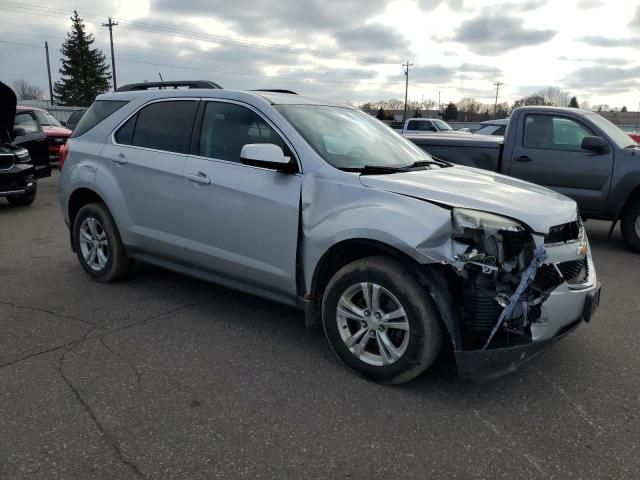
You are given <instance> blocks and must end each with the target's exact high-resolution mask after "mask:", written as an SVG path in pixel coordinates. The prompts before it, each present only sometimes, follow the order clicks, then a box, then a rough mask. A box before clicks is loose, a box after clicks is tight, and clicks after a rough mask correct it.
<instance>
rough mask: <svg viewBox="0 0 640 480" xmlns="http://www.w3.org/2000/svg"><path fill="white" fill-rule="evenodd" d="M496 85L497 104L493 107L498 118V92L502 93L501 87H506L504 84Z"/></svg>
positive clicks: (497, 83)
mask: <svg viewBox="0 0 640 480" xmlns="http://www.w3.org/2000/svg"><path fill="white" fill-rule="evenodd" d="M494 85H495V86H496V104H495V106H494V107H493V114H494V115H496V116H497V115H498V92H499V91H500V86H501V85H504V83H502V82H496V83H494Z"/></svg>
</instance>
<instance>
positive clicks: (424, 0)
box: [418, 0, 464, 12]
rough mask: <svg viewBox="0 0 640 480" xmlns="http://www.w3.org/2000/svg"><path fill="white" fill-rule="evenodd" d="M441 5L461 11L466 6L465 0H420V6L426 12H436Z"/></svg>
mask: <svg viewBox="0 0 640 480" xmlns="http://www.w3.org/2000/svg"><path fill="white" fill-rule="evenodd" d="M441 3H442V4H444V5H447V6H448V7H449V8H450V9H452V10H460V9H461V8H462V7H463V5H464V2H463V0H448V1H447V0H418V6H419V7H420V9H421V10H424V11H425V12H430V11H432V10H435V9H436V8H438V7H439V6H440V4H441Z"/></svg>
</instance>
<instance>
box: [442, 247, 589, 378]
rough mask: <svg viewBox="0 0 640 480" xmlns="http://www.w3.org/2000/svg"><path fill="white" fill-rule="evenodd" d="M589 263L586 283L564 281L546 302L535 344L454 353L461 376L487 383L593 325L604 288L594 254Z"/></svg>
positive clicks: (533, 329)
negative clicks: (581, 325) (598, 279)
mask: <svg viewBox="0 0 640 480" xmlns="http://www.w3.org/2000/svg"><path fill="white" fill-rule="evenodd" d="M584 238H585V241H586V237H584ZM563 248H564V247H563ZM556 253H557V252H556ZM551 257H552V260H561V258H559V257H556V258H553V252H552V255H551ZM587 262H588V266H589V268H588V272H589V273H588V277H587V280H586V281H585V282H584V283H582V284H580V285H571V284H568V283H566V282H563V283H562V284H560V285H559V286H558V287H556V288H555V289H554V290H553V291H552V292H551V293H550V295H549V297H548V298H547V300H545V301H544V303H542V305H541V315H540V318H539V319H538V321H536V322H534V323H532V324H531V340H532V341H531V343H528V344H526V345H517V346H513V347H507V348H489V349H486V350H467V351H463V350H457V351H455V352H454V353H455V358H456V364H457V368H458V374H459V376H460V377H461V378H464V379H469V380H475V381H483V380H489V379H492V378H496V377H500V376H502V375H505V374H508V373H511V372H514V371H515V370H517V369H518V368H519V367H520V366H522V365H524V364H525V363H527V362H529V361H531V360H533V359H534V358H536V357H538V356H539V355H541V354H542V353H543V352H544V351H546V350H547V349H548V348H549V347H550V346H551V345H552V344H553V343H555V342H556V341H558V340H559V339H561V338H562V337H564V336H565V335H567V334H568V333H570V332H571V331H573V330H575V329H576V328H577V327H578V326H579V325H580V324H581V323H582V322H589V321H590V320H591V318H592V317H593V314H594V313H595V311H596V310H597V308H598V306H599V304H600V290H601V286H600V282H598V281H597V278H596V272H595V267H594V265H593V260H592V258H591V253H590V251H589V252H588V253H587Z"/></svg>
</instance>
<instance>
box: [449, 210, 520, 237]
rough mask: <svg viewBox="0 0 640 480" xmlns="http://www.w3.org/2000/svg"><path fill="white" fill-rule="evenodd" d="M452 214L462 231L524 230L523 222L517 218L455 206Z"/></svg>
mask: <svg viewBox="0 0 640 480" xmlns="http://www.w3.org/2000/svg"><path fill="white" fill-rule="evenodd" d="M452 215H453V223H454V225H455V226H456V229H457V230H459V231H461V232H462V231H463V230H464V229H466V228H473V229H476V230H503V231H508V232H522V231H524V227H523V226H522V224H521V223H519V222H516V221H515V220H512V219H510V218H507V217H502V216H500V215H495V214H493V213H488V212H482V211H480V210H470V209H467V208H454V209H453V214H452Z"/></svg>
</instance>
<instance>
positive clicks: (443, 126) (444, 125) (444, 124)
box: [433, 120, 453, 131]
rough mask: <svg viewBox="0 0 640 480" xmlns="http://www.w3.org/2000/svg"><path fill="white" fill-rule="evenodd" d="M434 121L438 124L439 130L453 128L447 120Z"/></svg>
mask: <svg viewBox="0 0 640 480" xmlns="http://www.w3.org/2000/svg"><path fill="white" fill-rule="evenodd" d="M433 123H435V124H436V125H437V126H438V130H440V131H446V130H453V128H451V126H450V125H449V124H448V123H447V122H443V121H442V120H434V121H433Z"/></svg>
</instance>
